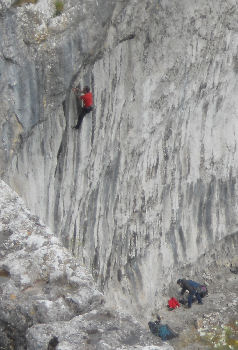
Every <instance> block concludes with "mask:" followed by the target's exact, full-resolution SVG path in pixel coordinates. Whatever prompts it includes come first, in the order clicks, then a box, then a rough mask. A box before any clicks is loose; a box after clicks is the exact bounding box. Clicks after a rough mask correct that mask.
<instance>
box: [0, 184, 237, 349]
mask: <svg viewBox="0 0 238 350" xmlns="http://www.w3.org/2000/svg"><path fill="white" fill-rule="evenodd" d="M234 264H237V261H234ZM196 277H197V278H198V276H196ZM202 277H203V279H204V282H206V284H207V285H208V288H209V295H208V296H207V297H205V299H204V303H203V305H197V304H196V303H195V304H193V307H192V308H191V309H186V308H185V307H180V308H179V309H176V310H174V311H168V309H167V308H166V306H165V307H164V308H162V309H160V310H155V313H154V315H153V316H151V318H150V319H148V316H147V315H141V316H142V317H141V319H140V320H136V319H135V318H134V317H133V316H132V315H130V314H126V313H123V312H119V311H118V309H117V306H114V307H110V309H109V308H108V307H107V305H106V302H105V299H104V296H103V295H102V293H100V292H99V291H98V290H97V288H96V285H95V283H94V281H93V279H92V277H91V276H90V274H89V273H88V272H87V269H86V268H85V267H84V266H80V265H79V264H78V262H77V260H76V259H74V258H73V257H72V256H71V255H70V253H69V252H68V251H67V250H66V249H65V248H64V247H63V246H62V244H61V243H60V242H59V240H58V239H57V238H56V237H55V236H54V235H53V234H52V232H51V231H50V230H49V229H48V228H47V227H45V226H44V225H43V224H42V223H41V222H40V221H39V219H38V218H37V217H35V216H33V215H31V213H30V212H29V211H28V210H27V209H26V208H25V207H24V203H23V201H22V200H21V199H20V198H19V197H18V196H17V194H16V193H15V192H13V191H11V189H10V188H9V187H8V186H7V185H6V184H4V183H3V182H0V350H25V349H27V350H54V349H57V350H80V349H82V350H135V349H137V350H173V349H175V350H212V349H213V348H214V349H215V348H218V349H220V350H226V349H237V348H238V338H237V335H238V329H237V328H238V324H237V321H238V284H237V278H238V275H237V274H234V273H231V272H230V269H229V267H228V266H224V265H223V266H220V267H219V268H218V266H213V267H210V268H209V269H206V273H204V274H203V276H202ZM176 287H177V286H175V287H174V289H173V290H174V293H175V294H174V296H175V297H178V294H176V293H178V288H176ZM170 293H171V291H170ZM157 314H159V315H160V316H161V317H162V323H167V324H168V325H169V326H170V327H171V328H172V329H173V330H174V331H175V332H177V333H178V334H179V337H178V338H175V339H173V340H171V341H169V342H162V341H161V339H160V338H159V337H156V336H154V335H152V334H151V333H150V331H149V329H148V324H147V323H148V321H150V320H153V318H154V319H155V317H156V315H157ZM229 324H230V328H228V326H227V325H229ZM222 327H223V328H222ZM224 327H226V328H224ZM232 327H233V328H232ZM212 332H213V333H214V336H215V339H214V342H216V344H217V345H219V346H220V347H215V345H214V344H212V340H211V339H212V334H211V333H212ZM206 334H207V338H208V340H207V342H205V341H204V335H206ZM208 336H209V337H208ZM225 341H226V344H225V345H224V346H223V344H222V342H223V343H225ZM228 345H230V347H228ZM222 346H223V347H222Z"/></svg>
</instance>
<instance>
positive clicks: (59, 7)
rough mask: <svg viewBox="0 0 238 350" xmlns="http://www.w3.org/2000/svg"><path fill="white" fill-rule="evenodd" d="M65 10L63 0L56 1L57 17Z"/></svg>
mask: <svg viewBox="0 0 238 350" xmlns="http://www.w3.org/2000/svg"><path fill="white" fill-rule="evenodd" d="M63 9H64V3H63V1H61V0H56V1H55V16H60V15H61V13H62V12H63Z"/></svg>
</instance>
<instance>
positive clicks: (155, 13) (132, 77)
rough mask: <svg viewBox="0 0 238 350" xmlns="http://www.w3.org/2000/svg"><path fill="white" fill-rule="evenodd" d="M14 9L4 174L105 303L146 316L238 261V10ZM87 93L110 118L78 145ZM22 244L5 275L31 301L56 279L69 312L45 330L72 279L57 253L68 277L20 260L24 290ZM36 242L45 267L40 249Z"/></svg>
mask: <svg viewBox="0 0 238 350" xmlns="http://www.w3.org/2000/svg"><path fill="white" fill-rule="evenodd" d="M1 6H2V7H1V22H0V36H1V46H2V50H1V53H0V71H1V82H0V91H1V94H0V104H1V111H0V125H1V138H0V170H1V176H2V177H3V178H4V179H5V180H6V181H7V182H8V183H9V184H11V186H12V188H13V189H15V190H16V191H17V192H18V193H20V194H21V195H22V196H23V198H24V199H25V200H26V203H27V205H28V206H29V207H30V208H31V210H32V212H33V213H34V214H36V215H38V216H39V217H40V218H41V219H42V221H43V222H44V223H46V224H47V225H48V226H49V227H50V228H51V230H52V231H53V232H55V233H56V234H57V235H58V237H59V238H60V240H61V241H62V242H63V244H64V246H65V247H66V248H68V249H69V251H70V252H72V254H73V255H74V256H75V257H77V259H78V262H79V264H82V263H83V264H85V265H86V266H87V267H88V268H89V269H90V271H91V272H92V273H93V276H94V278H95V280H96V282H97V283H98V285H99V286H100V289H101V290H104V291H105V293H106V296H107V297H106V298H107V302H108V303H109V304H110V305H111V306H112V305H115V304H116V305H120V307H121V308H123V309H126V310H129V311H130V312H131V313H133V314H135V315H138V317H139V316H140V315H141V314H142V315H146V317H147V315H150V314H151V312H153V311H154V309H156V308H159V307H160V306H161V305H164V303H165V302H166V301H167V297H168V288H170V291H171V292H173V291H174V290H175V289H174V283H173V282H174V280H176V279H177V277H178V275H181V274H183V275H186V276H188V277H193V276H198V277H199V278H201V279H202V277H201V276H202V274H203V273H205V272H204V269H206V266H208V265H209V264H211V263H212V262H216V263H217V269H218V268H219V266H222V264H224V263H230V260H232V258H233V256H235V255H236V252H237V241H238V234H237V232H238V231H237V227H238V221H237V220H238V218H237V205H238V203H237V198H238V196H237V194H238V189H237V152H236V149H237V137H236V130H237V126H238V125H237V88H236V86H237V72H238V64H237V62H238V60H237V49H236V47H237V40H238V39H237V28H238V27H237V26H238V25H237V7H236V2H235V1H234V0H226V1H224V0H218V1H216V2H213V3H212V4H211V2H210V1H208V0H198V1H197V2H196V3H193V2H191V1H188V0H175V1H173V3H171V1H168V0H161V1H154V0H130V1H116V0H115V1H109V0H108V1H103V0H101V1H99V0H97V1H96V0H95V1H78V0H77V1H76V0H71V1H69V2H68V3H67V4H66V5H65V8H64V11H63V13H62V15H60V16H57V17H54V8H53V7H52V4H50V3H49V2H47V1H43V0H39V2H38V3H37V5H29V4H25V5H24V6H22V7H17V8H15V7H11V3H10V2H7V1H1ZM3 7H4V9H3ZM79 82H81V84H89V85H90V86H92V89H93V93H94V100H95V106H96V107H95V108H94V111H93V113H92V114H91V115H89V116H87V117H86V118H85V120H84V122H83V125H82V129H81V131H80V132H73V131H72V129H71V125H74V123H75V120H76V118H77V115H76V101H75V96H74V95H73V94H72V93H71V87H72V86H74V85H76V84H78V83H79ZM4 220H6V221H7V220H10V221H11V220H12V219H11V215H8V216H6V217H4ZM13 221H14V220H13ZM39 227H40V226H39ZM39 229H40V228H39ZM35 235H36V236H37V235H38V233H35V234H34V235H33V236H32V237H34V236H35ZM11 237H12V238H10V240H9V243H7V247H8V251H9V254H8V255H7V256H6V257H5V258H4V259H5V260H4V261H5V265H6V269H8V270H9V273H10V274H11V276H13V277H14V279H15V281H16V282H15V283H16V284H17V285H16V287H17V288H18V286H22V288H28V287H31V284H32V282H33V281H34V274H35V271H36V272H37V274H39V277H40V280H43V281H44V283H46V284H47V281H48V278H49V280H50V283H52V285H53V286H55V288H53V292H52V298H57V300H58V304H57V303H56V302H54V304H52V305H53V306H52V307H50V308H49V309H48V315H47V317H49V318H50V319H52V314H54V313H56V314H57V315H58V316H57V317H59V318H61V317H62V315H61V313H60V311H57V310H58V309H59V304H60V305H63V304H61V303H63V301H62V299H60V297H61V296H60V295H58V294H57V288H56V286H57V285H58V284H59V285H61V283H62V281H65V275H64V273H63V272H62V270H60V262H59V261H58V260H57V258H55V259H53V256H54V249H53V251H52V250H50V251H49V253H48V252H45V254H44V259H45V260H46V262H47V261H51V262H52V265H53V266H55V268H54V269H53V270H54V271H52V272H50V273H48V272H47V270H46V271H44V270H42V271H41V270H40V269H39V266H38V264H34V263H33V264H32V266H31V265H30V262H29V260H28V259H21V260H20V261H21V262H20V264H22V268H23V269H24V271H22V274H21V276H19V274H18V272H17V270H16V269H15V268H14V269H13V268H12V267H11V266H10V259H13V257H14V259H15V258H16V257H17V258H19V259H20V258H21V250H19V252H17V251H16V250H15V248H16V246H18V247H19V249H20V248H21V249H24V245H23V242H22V240H19V239H17V238H16V237H15V235H11ZM37 237H38V236H37ZM28 241H29V244H28V245H27V248H26V249H27V251H35V253H34V254H36V257H35V259H36V261H38V263H39V264H40V265H41V264H42V263H43V261H44V259H43V257H39V256H38V255H37V249H38V247H39V245H38V244H39V243H38V241H37V239H32V240H28ZM41 241H42V243H41V244H42V245H43V246H44V244H46V247H47V246H48V243H47V239H46V240H44V239H42V238H41ZM40 246H41V245H40ZM44 247H45V246H44ZM44 249H46V248H44ZM44 249H43V248H42V250H43V251H44ZM10 253H12V255H10ZM2 254H3V255H6V250H4V249H3V250H2ZM23 260H24V261H23ZM28 268H29V274H28ZM58 269H59V270H60V271H61V272H60V273H59V276H58ZM148 272H149V273H148ZM66 275H67V274H66ZM69 275H70V273H69ZM213 276H214V273H212V274H211V279H210V276H208V277H207V280H208V282H209V283H211V282H212V278H213ZM67 278H69V277H68V275H67ZM7 283H9V284H10V281H8V282H7ZM72 283H73V285H74V284H75V283H76V282H75V276H74V279H73V281H72ZM222 283H223V284H225V283H226V282H225V281H223V282H222ZM76 284H77V283H76ZM168 286H169V287H168ZM223 287H224V286H223V285H222V288H223ZM11 288H13V286H12V285H11ZM38 288H39V287H38ZM42 288H46V290H47V285H45V286H44V287H42ZM70 288H71V287H70ZM65 293H66V291H64V294H65ZM92 294H93V292H92ZM95 299H97V298H96V296H95ZM70 300H73V302H72V303H71V302H70V305H73V310H76V312H81V311H80V310H81V309H82V308H83V305H87V306H86V309H88V308H89V309H90V301H88V302H86V304H85V300H84V293H82V295H81V297H80V298H76V296H75V295H73V294H72V296H70ZM64 302H65V304H67V303H68V299H67V300H66V299H64ZM32 303H33V301H32ZM44 303H45V302H44V301H42V302H41V304H40V303H39V302H37V308H38V309H39V315H40V314H41V316H38V317H40V318H41V320H42V322H43V321H44V318H43V316H42V313H43V311H42V310H44V309H45V304H44ZM23 305H24V303H23ZM67 305H68V304H67ZM25 307H26V306H24V308H25ZM71 312H72V311H71V309H70V307H69V306H68V311H67V313H66V315H68V316H67V317H70V315H71ZM65 317H66V316H65Z"/></svg>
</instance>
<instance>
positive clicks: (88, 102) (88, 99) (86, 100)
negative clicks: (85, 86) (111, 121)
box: [80, 92, 93, 107]
mask: <svg viewBox="0 0 238 350" xmlns="http://www.w3.org/2000/svg"><path fill="white" fill-rule="evenodd" d="M80 98H81V100H83V106H84V107H91V106H92V105H93V95H92V93H91V92H87V93H86V94H84V95H82V96H80Z"/></svg>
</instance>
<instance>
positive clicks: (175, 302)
mask: <svg viewBox="0 0 238 350" xmlns="http://www.w3.org/2000/svg"><path fill="white" fill-rule="evenodd" d="M168 305H169V307H170V308H171V309H176V307H179V306H180V304H179V302H178V300H177V299H175V298H171V299H169V301H168Z"/></svg>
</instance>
